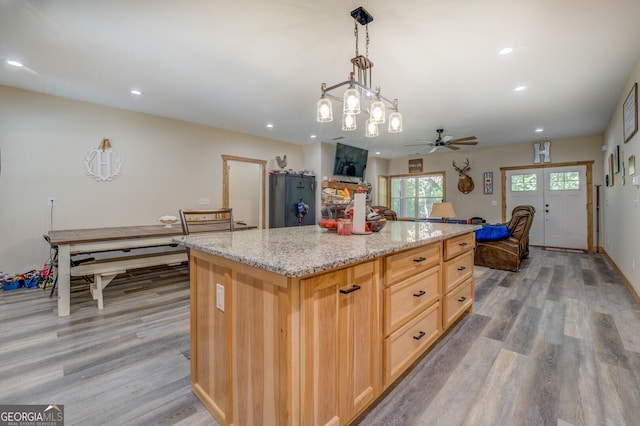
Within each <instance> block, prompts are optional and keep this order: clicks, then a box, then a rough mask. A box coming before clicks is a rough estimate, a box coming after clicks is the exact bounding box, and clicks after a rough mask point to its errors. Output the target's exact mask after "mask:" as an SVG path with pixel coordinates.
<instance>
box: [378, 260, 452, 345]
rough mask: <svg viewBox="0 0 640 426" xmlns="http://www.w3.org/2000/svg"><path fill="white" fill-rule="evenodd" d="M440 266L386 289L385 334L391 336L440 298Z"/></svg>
mask: <svg viewBox="0 0 640 426" xmlns="http://www.w3.org/2000/svg"><path fill="white" fill-rule="evenodd" d="M440 275H441V274H440V266H434V267H432V268H431V269H427V270H426V271H423V272H420V273H419V274H417V275H414V276H413V277H410V278H407V279H405V280H403V281H400V282H399V283H397V284H394V285H392V286H390V287H387V288H385V289H384V334H385V336H386V335H389V334H391V333H392V332H394V331H396V330H397V329H398V328H400V326H402V325H403V324H404V323H406V322H407V321H409V320H410V319H411V318H413V317H414V316H416V315H417V314H418V313H420V312H421V311H423V310H424V309H425V308H426V307H428V306H430V305H431V304H432V303H434V302H436V301H438V299H439V298H440Z"/></svg>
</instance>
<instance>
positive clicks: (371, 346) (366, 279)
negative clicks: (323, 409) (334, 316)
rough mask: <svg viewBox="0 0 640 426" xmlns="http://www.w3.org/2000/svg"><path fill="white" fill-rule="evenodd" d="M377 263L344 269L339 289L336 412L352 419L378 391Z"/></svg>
mask: <svg viewBox="0 0 640 426" xmlns="http://www.w3.org/2000/svg"><path fill="white" fill-rule="evenodd" d="M378 265H379V263H378V262H368V263H364V264H361V265H357V266H354V267H352V268H349V269H347V271H346V273H347V282H346V286H344V287H342V288H340V290H339V291H340V311H339V318H338V323H339V325H338V327H339V330H338V335H339V339H340V342H339V343H340V351H339V353H340V363H339V371H338V374H339V376H338V377H339V379H338V384H339V386H340V412H341V415H342V416H343V418H346V419H352V418H353V417H355V416H356V415H357V414H358V413H359V412H360V411H362V410H363V409H364V408H365V407H367V406H368V405H369V404H370V403H372V402H373V401H374V400H375V398H376V396H377V395H378V394H379V393H380V391H381V389H382V346H381V338H382V317H381V314H380V312H381V309H380V306H379V299H380V288H379V285H378V281H379V280H378Z"/></svg>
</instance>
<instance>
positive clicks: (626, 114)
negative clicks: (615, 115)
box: [622, 83, 638, 143]
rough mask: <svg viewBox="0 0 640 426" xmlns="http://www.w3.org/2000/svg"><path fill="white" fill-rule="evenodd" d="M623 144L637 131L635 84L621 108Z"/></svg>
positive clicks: (636, 93) (636, 85) (636, 86)
mask: <svg viewBox="0 0 640 426" xmlns="http://www.w3.org/2000/svg"><path fill="white" fill-rule="evenodd" d="M622 125H623V126H624V127H623V133H624V142H625V143H627V142H628V141H629V139H631V138H632V137H633V135H635V134H636V132H637V131H638V83H635V84H634V85H633V87H632V88H631V91H630V92H629V95H627V99H625V101H624V105H623V106H622Z"/></svg>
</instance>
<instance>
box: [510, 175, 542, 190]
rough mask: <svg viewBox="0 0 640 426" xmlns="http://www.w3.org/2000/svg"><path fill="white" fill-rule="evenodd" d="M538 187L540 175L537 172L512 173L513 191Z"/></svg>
mask: <svg viewBox="0 0 640 426" xmlns="http://www.w3.org/2000/svg"><path fill="white" fill-rule="evenodd" d="M537 189H538V176H537V175H536V174H535V173H531V174H521V175H511V191H513V192H524V191H535V190H537Z"/></svg>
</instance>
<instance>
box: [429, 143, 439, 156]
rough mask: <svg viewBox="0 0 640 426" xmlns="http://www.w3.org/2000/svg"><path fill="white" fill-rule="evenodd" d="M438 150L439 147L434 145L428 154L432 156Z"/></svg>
mask: <svg viewBox="0 0 640 426" xmlns="http://www.w3.org/2000/svg"><path fill="white" fill-rule="evenodd" d="M437 149H438V146H437V145H434V146H433V148H431V150H430V151H429V152H428V153H427V154H431V153H432V152H434V151H435V150H437Z"/></svg>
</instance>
